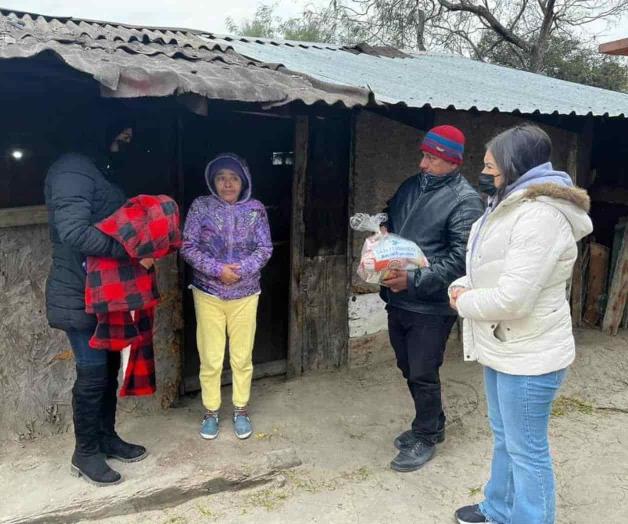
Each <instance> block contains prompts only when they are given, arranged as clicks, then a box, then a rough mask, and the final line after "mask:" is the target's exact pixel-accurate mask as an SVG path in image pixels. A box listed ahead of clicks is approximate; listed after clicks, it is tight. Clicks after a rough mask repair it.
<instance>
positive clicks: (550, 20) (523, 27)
mask: <svg viewBox="0 0 628 524" xmlns="http://www.w3.org/2000/svg"><path fill="white" fill-rule="evenodd" d="M438 1H439V3H440V5H441V6H442V7H444V8H445V9H446V10H447V12H448V13H465V14H468V15H471V16H472V17H474V18H475V21H476V22H477V23H479V24H480V27H482V28H484V29H485V30H487V31H490V32H492V33H493V34H494V36H495V44H496V45H497V44H499V43H505V44H508V45H509V46H510V47H511V49H512V52H513V53H515V54H516V55H517V56H518V57H519V60H520V61H521V63H522V65H523V66H524V68H525V69H527V70H528V71H532V72H534V73H538V72H541V71H542V70H543V61H544V59H545V55H546V53H547V51H548V49H549V46H550V43H551V39H552V36H554V35H560V36H562V37H563V38H564V37H569V36H570V35H571V34H572V33H573V31H575V30H576V29H577V28H582V27H585V26H587V25H588V24H591V23H592V22H595V21H598V20H608V19H609V18H610V17H617V16H621V15H622V14H624V13H626V12H628V1H627V0H537V1H536V2H535V1H533V0H517V1H513V2H509V1H503V0H493V1H490V0H481V1H480V2H474V1H471V0H458V1H455V2H453V1H449V0H438ZM460 38H463V39H465V40H467V41H468V42H469V43H473V36H472V35H471V34H469V33H467V34H464V33H463V34H461V35H460ZM480 38H481V37H480Z"/></svg>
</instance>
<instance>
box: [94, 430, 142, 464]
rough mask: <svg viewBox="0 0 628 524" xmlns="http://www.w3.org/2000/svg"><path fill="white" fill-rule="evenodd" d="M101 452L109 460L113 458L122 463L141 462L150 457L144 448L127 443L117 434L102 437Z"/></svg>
mask: <svg viewBox="0 0 628 524" xmlns="http://www.w3.org/2000/svg"><path fill="white" fill-rule="evenodd" d="M100 451H102V452H103V453H104V454H105V455H107V458H113V459H116V460H120V461H122V462H139V461H140V460H144V459H145V458H146V457H147V456H148V451H146V448H145V447H144V446H140V445H139V444H130V443H128V442H125V441H124V440H122V439H121V438H120V437H119V436H118V435H115V434H114V435H105V436H103V437H102V439H101V441H100Z"/></svg>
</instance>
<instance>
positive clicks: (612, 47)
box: [598, 38, 628, 56]
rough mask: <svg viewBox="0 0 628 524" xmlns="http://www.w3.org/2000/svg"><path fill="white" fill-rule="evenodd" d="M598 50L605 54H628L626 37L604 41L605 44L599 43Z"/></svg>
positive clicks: (627, 39)
mask: <svg viewBox="0 0 628 524" xmlns="http://www.w3.org/2000/svg"><path fill="white" fill-rule="evenodd" d="M598 50H599V52H600V53H604V54H605V55H624V56H628V38H622V39H620V40H614V41H612V42H606V43H605V44H601V45H600V47H599V48H598Z"/></svg>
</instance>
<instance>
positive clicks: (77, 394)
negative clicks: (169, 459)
mask: <svg viewBox="0 0 628 524" xmlns="http://www.w3.org/2000/svg"><path fill="white" fill-rule="evenodd" d="M91 136H92V135H91V133H82V134H81V135H80V136H77V137H75V138H76V142H75V143H74V144H73V146H72V148H71V149H70V150H71V151H72V152H70V153H66V154H64V155H62V156H61V157H60V158H59V159H58V160H57V161H56V162H55V163H54V164H53V165H52V166H51V167H50V169H49V170H48V174H47V175H46V180H45V187H44V193H45V198H46V205H47V207H48V217H49V225H50V238H51V241H52V267H51V270H50V274H49V276H48V280H47V282H46V309H47V317H48V322H49V324H50V326H51V327H53V328H57V329H61V330H63V331H65V332H66V334H67V337H68V339H69V341H70V345H71V346H72V350H73V352H74V358H75V361H76V381H75V383H74V387H73V389H72V409H73V418H74V434H75V437H76V446H75V450H74V454H73V455H72V466H71V467H72V472H73V474H75V475H78V476H83V477H84V478H85V479H86V480H88V481H90V482H92V483H94V484H97V485H109V484H117V483H119V482H121V480H122V478H121V476H120V474H119V473H118V472H117V471H114V470H113V469H111V468H110V467H109V465H108V464H107V462H106V461H105V458H107V457H109V458H115V459H118V460H121V461H123V462H136V461H139V460H142V459H143V458H144V457H146V455H147V452H146V449H145V448H144V447H143V446H139V445H135V444H129V443H127V442H125V441H123V440H122V439H121V438H120V437H119V436H118V435H117V433H116V431H115V419H116V405H117V389H118V372H119V370H120V353H119V352H110V351H101V350H94V349H92V348H90V346H89V340H90V338H91V337H92V335H93V334H94V329H95V327H96V316H95V315H89V314H87V313H86V312H85V276H86V273H85V265H84V262H85V259H86V257H87V256H99V257H112V258H127V257H128V255H127V253H126V251H125V250H124V248H123V247H122V245H121V244H119V243H118V242H116V241H115V240H114V239H113V238H111V237H110V236H107V235H105V234H104V233H102V232H100V231H99V230H98V229H96V228H95V227H94V224H96V223H97V222H99V221H101V220H102V219H104V218H106V217H108V216H109V215H111V214H112V213H113V212H114V211H116V210H117V209H118V208H119V207H120V206H121V205H122V204H124V202H125V195H124V193H123V192H122V190H121V189H120V188H119V187H118V186H116V185H114V184H112V183H111V182H110V181H109V180H108V174H109V170H110V169H111V168H112V167H113V166H115V168H116V170H117V172H118V173H120V170H121V169H122V167H123V165H124V157H125V155H126V154H127V153H128V148H129V146H130V144H131V142H132V139H133V123H132V122H130V121H125V120H122V121H118V122H115V123H112V124H111V125H110V126H109V127H108V129H107V136H106V138H105V141H104V144H105V146H104V147H99V145H98V144H94V143H91ZM94 142H97V141H95V140H94ZM141 263H142V265H144V267H146V268H147V269H148V268H149V267H151V266H152V264H153V261H152V259H143V260H142V261H141Z"/></svg>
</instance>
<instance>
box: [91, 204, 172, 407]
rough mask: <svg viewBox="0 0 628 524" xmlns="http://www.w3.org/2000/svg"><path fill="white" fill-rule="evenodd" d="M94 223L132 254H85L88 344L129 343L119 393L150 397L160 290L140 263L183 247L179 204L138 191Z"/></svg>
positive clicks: (101, 346) (113, 348) (114, 348)
mask: <svg viewBox="0 0 628 524" xmlns="http://www.w3.org/2000/svg"><path fill="white" fill-rule="evenodd" d="M95 227H97V228H98V229H99V230H100V231H102V232H103V233H105V234H107V235H109V236H111V237H112V238H114V239H115V240H117V241H118V242H120V243H121V244H122V245H123V246H124V248H125V250H126V252H127V253H128V255H129V257H130V258H129V259H126V260H122V259H113V258H104V257H87V281H86V286H85V311H86V312H87V313H93V314H96V317H97V319H98V325H97V326H96V331H95V332H94V336H93V337H92V338H91V340H90V346H91V347H92V348H94V349H105V350H110V351H120V350H122V349H124V348H125V347H127V346H129V345H130V346H131V353H130V357H129V362H128V365H127V370H126V373H125V377H124V383H123V385H122V388H121V390H120V396H127V395H150V394H152V393H154V392H155V387H156V386H155V365H154V356H153V319H154V308H155V306H156V305H157V302H158V299H159V291H158V289H157V281H156V277H155V271H154V270H153V269H151V270H146V269H145V268H144V267H143V266H142V265H141V264H140V263H139V261H140V260H141V259H142V258H161V257H163V256H165V255H167V254H169V253H171V252H172V251H174V250H176V249H177V248H179V247H180V246H181V234H180V229H179V208H178V206H177V204H176V202H175V201H174V200H172V199H171V198H170V197H167V196H164V195H159V196H149V195H140V196H137V197H134V198H131V199H130V200H128V201H127V202H126V203H125V204H124V205H123V206H122V207H121V208H120V209H118V211H116V212H115V213H114V214H112V215H111V216H110V217H108V218H106V219H104V220H102V221H101V222H99V223H98V224H96V225H95ZM131 312H133V314H131Z"/></svg>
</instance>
